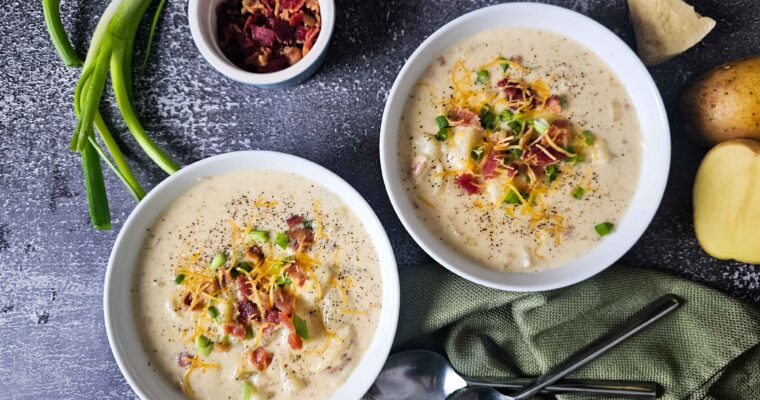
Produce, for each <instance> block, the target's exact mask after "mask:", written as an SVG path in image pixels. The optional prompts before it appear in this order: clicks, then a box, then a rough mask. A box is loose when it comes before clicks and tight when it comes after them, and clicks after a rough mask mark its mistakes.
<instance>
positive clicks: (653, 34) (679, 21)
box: [628, 0, 715, 65]
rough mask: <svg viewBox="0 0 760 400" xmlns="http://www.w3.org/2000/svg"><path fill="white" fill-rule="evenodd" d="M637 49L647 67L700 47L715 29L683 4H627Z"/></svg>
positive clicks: (678, 0)
mask: <svg viewBox="0 0 760 400" xmlns="http://www.w3.org/2000/svg"><path fill="white" fill-rule="evenodd" d="M628 9H629V10H630V12H631V21H632V22H633V31H634V33H635V34H636V47H637V48H638V53H639V57H640V58H641V60H642V61H644V64H646V65H655V64H659V63H661V62H664V61H667V60H669V59H671V58H673V57H675V56H677V55H679V54H681V53H683V52H684V51H686V50H688V49H689V48H690V47H692V46H694V45H695V44H697V43H699V41H700V40H702V38H704V37H705V36H706V35H707V34H708V33H710V31H711V30H712V29H713V28H714V27H715V20H713V19H712V18H708V17H703V16H701V15H699V14H697V12H696V11H694V7H692V6H690V5H688V4H686V3H684V2H683V1H682V0H628Z"/></svg>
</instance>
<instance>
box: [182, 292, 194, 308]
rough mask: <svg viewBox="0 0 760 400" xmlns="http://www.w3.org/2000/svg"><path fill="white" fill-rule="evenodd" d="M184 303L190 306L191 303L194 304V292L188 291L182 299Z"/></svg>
mask: <svg viewBox="0 0 760 400" xmlns="http://www.w3.org/2000/svg"><path fill="white" fill-rule="evenodd" d="M182 304H184V305H186V306H188V307H190V304H193V294H192V293H188V294H187V295H186V296H185V298H184V299H182Z"/></svg>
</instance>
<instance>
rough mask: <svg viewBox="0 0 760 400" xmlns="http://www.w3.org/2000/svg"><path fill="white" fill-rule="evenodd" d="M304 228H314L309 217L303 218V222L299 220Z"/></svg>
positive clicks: (311, 229)
mask: <svg viewBox="0 0 760 400" xmlns="http://www.w3.org/2000/svg"><path fill="white" fill-rule="evenodd" d="M301 224H302V225H303V227H304V228H306V229H308V230H310V231H313V230H314V221H312V220H310V219H305V220H304V221H303V222H301Z"/></svg>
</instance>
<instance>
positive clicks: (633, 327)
mask: <svg viewBox="0 0 760 400" xmlns="http://www.w3.org/2000/svg"><path fill="white" fill-rule="evenodd" d="M681 304H682V300H681V299H679V298H678V297H676V296H674V295H665V296H663V297H661V298H660V299H658V300H657V301H655V302H654V303H652V304H650V305H649V306H647V307H646V308H644V309H643V310H641V311H639V312H638V313H636V314H634V315H633V316H632V317H631V318H629V319H628V321H626V322H624V323H623V324H621V325H619V326H618V327H616V328H615V329H613V330H612V331H610V332H608V333H607V334H605V335H604V336H602V337H601V338H599V339H598V340H597V341H596V342H594V343H592V344H590V345H589V346H587V347H586V348H584V349H583V350H581V351H579V352H578V353H575V354H574V355H572V356H570V357H569V358H568V359H566V360H565V361H563V362H562V363H560V364H559V365H557V366H556V367H554V368H552V369H551V370H549V371H548V372H547V373H545V374H544V375H542V376H541V377H539V378H537V379H536V380H535V381H534V382H533V383H532V384H531V385H529V386H527V387H524V388H522V389H521V390H520V391H519V392H517V393H515V394H513V395H512V396H507V395H504V394H501V393H499V392H497V391H496V390H495V389H493V388H490V387H482V386H481V387H474V388H467V389H463V390H460V391H459V392H456V393H454V394H453V395H452V396H451V397H449V400H476V399H477V400H523V399H527V398H530V397H532V396H533V395H535V394H537V393H539V392H540V391H541V390H543V389H544V388H546V387H548V386H550V385H551V384H553V383H554V382H557V381H558V380H560V379H562V377H564V376H565V375H567V374H569V373H571V372H573V371H575V370H576V369H578V368H580V367H582V366H584V365H586V364H587V363H589V362H590V361H592V360H594V359H595V358H597V357H599V356H600V355H602V354H604V353H605V352H606V351H607V350H609V349H611V348H613V347H615V346H616V345H618V344H620V343H621V342H623V341H624V340H626V339H628V338H629V337H631V336H633V335H635V334H636V333H638V332H640V331H641V330H642V329H644V328H646V327H647V326H649V325H651V324H652V323H654V322H655V321H657V320H659V319H660V318H662V317H664V316H665V315H667V314H669V313H670V312H672V311H673V310H675V309H676V308H678V307H679V306H681Z"/></svg>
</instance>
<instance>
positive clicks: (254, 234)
mask: <svg viewBox="0 0 760 400" xmlns="http://www.w3.org/2000/svg"><path fill="white" fill-rule="evenodd" d="M248 238H249V239H251V240H253V241H254V242H258V243H266V242H268V241H269V231H262V230H256V229H254V230H252V231H250V232H248Z"/></svg>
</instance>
